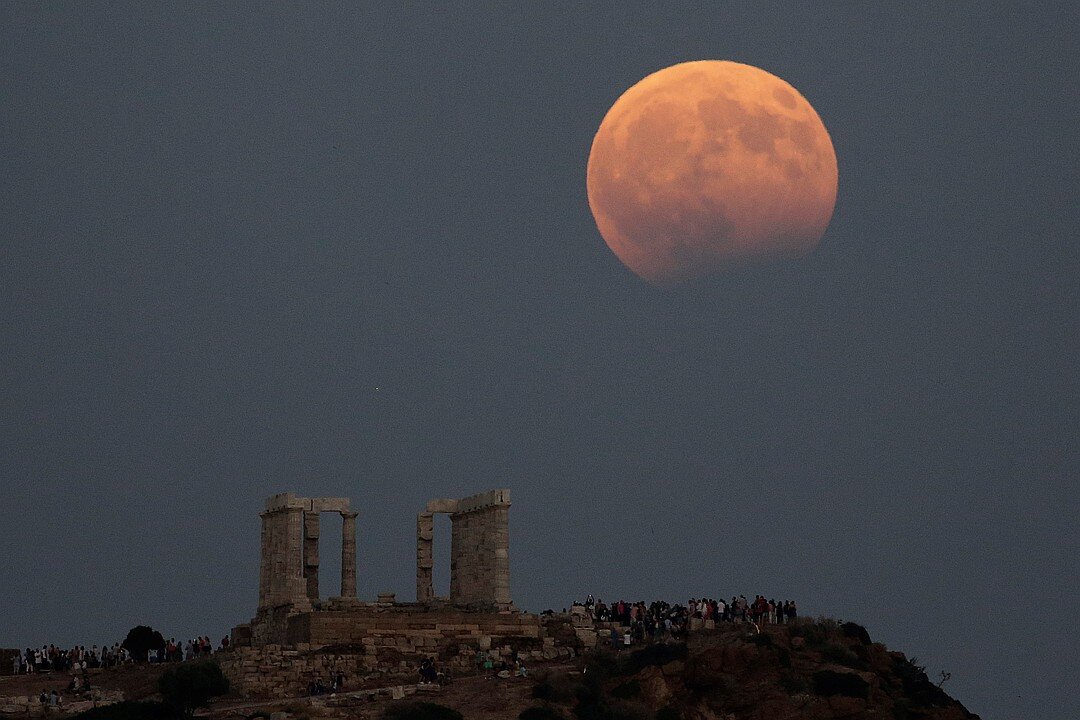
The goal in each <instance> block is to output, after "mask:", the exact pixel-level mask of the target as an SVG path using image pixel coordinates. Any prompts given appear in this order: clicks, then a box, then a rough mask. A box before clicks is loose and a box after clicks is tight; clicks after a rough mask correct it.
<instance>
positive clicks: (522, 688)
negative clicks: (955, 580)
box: [0, 619, 977, 720]
mask: <svg viewBox="0 0 1080 720" xmlns="http://www.w3.org/2000/svg"><path fill="white" fill-rule="evenodd" d="M530 670H531V672H530V677H528V678H499V677H494V676H491V675H488V676H470V677H460V678H457V679H455V680H454V682H453V683H452V684H450V685H448V686H445V687H441V688H440V687H435V686H416V685H414V684H412V683H414V682H415V680H414V679H413V678H412V677H410V676H408V675H403V676H401V677H398V678H396V679H393V680H392V682H393V683H395V685H394V686H393V688H391V687H389V686H388V687H386V688H382V689H367V690H365V691H362V692H357V693H343V694H339V695H337V696H333V697H331V696H320V697H316V698H297V699H294V700H287V701H282V700H277V701H272V700H267V701H262V702H259V701H254V702H253V701H251V700H244V699H241V698H238V697H226V698H222V699H221V700H219V701H218V702H215V703H214V704H213V705H212V707H211V708H210V710H209V711H203V712H202V713H200V714H201V715H204V716H206V717H212V718H260V717H261V718H268V717H270V715H271V713H285V714H284V715H275V719H276V718H279V717H280V718H287V719H288V720H301V719H307V720H316V719H317V718H327V719H329V718H341V719H342V720H345V719H346V718H370V719H371V720H377V719H378V718H381V717H382V716H383V715H384V713H386V712H387V710H389V709H391V708H397V707H400V706H402V704H403V703H409V702H413V701H415V700H416V699H417V698H422V699H423V700H425V701H428V702H434V703H437V704H439V705H443V706H446V707H448V708H452V709H453V710H455V711H457V712H458V713H460V714H461V717H462V718H463V719H464V720H496V719H498V718H506V719H507V720H513V719H514V718H517V717H518V715H519V714H521V713H522V712H523V711H526V710H528V709H529V708H533V709H532V710H529V712H530V713H532V715H531V716H530V717H531V718H532V720H557V719H558V718H560V717H561V718H566V719H567V720H572V719H574V718H576V719H577V720H675V719H676V718H681V719H682V720H785V719H791V720H795V719H796V718H807V719H809V720H834V719H835V720H841V719H845V718H882V719H884V720H977V716H976V715H974V714H972V713H970V712H968V711H967V710H966V709H965V708H964V706H963V705H961V704H960V703H959V702H957V701H956V700H953V699H952V698H951V697H949V695H948V694H947V693H946V692H945V691H944V690H943V689H942V688H941V687H939V686H938V685H935V684H934V683H933V682H931V681H930V679H929V678H928V677H927V675H926V673H925V672H924V670H923V669H922V668H921V667H919V666H918V665H917V663H916V662H913V661H912V660H910V659H908V658H906V657H905V656H904V655H903V654H902V653H900V652H895V651H890V650H889V649H888V648H886V647H885V646H884V645H882V644H880V643H875V642H873V641H872V640H871V638H870V636H869V634H868V632H867V631H866V630H865V629H864V628H862V627H861V626H859V625H855V624H853V623H838V622H836V621H832V620H807V619H803V620H800V621H799V622H797V623H795V624H793V625H771V626H765V628H764V629H763V631H761V632H757V631H756V630H755V629H754V627H753V625H750V624H741V623H740V624H726V623H725V624H721V625H720V626H718V627H717V628H716V629H711V630H698V631H695V632H693V633H691V634H690V635H689V636H688V637H687V638H686V639H685V640H684V641H680V642H666V643H657V644H652V645H645V646H641V647H639V648H635V649H630V650H622V649H620V650H611V649H607V648H606V647H603V646H601V647H598V648H597V649H596V650H594V651H592V652H590V653H587V654H586V655H585V656H584V657H581V658H577V659H576V662H574V663H573V664H569V663H567V662H566V661H565V660H557V661H555V662H553V663H537V664H535V665H534V666H532V667H531V668H530ZM160 672H161V666H146V665H139V666H127V667H122V668H117V669H112V670H107V671H98V672H97V673H96V674H95V682H96V684H97V685H98V687H101V688H103V689H122V690H124V693H125V696H126V698H127V699H129V700H139V699H153V698H154V697H155V696H154V694H153V693H154V692H155V685H156V678H157V676H158V675H159V674H160ZM60 679H61V677H57V678H56V680H60ZM44 680H45V678H43V677H37V678H34V679H33V680H30V679H28V678H25V677H23V678H10V677H8V678H0V696H5V695H12V694H15V693H14V691H15V690H16V689H18V690H24V689H25V690H31V689H32V690H33V691H34V692H36V691H39V690H40V688H41V687H42V686H43V684H48V685H52V684H56V682H55V681H54V682H53V683H43V681H44ZM402 694H405V695H406V697H405V698H403V699H401V695H402ZM395 697H397V698H399V699H394V698H395ZM418 720H420V719H419V718H418Z"/></svg>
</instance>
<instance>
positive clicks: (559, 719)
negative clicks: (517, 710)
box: [518, 705, 566, 720]
mask: <svg viewBox="0 0 1080 720" xmlns="http://www.w3.org/2000/svg"><path fill="white" fill-rule="evenodd" d="M518 720H566V718H565V717H564V716H563V714H562V713H561V712H559V711H558V710H556V709H555V708H553V707H547V706H546V705H540V706H538V707H531V708H525V709H524V710H522V711H521V714H519V715H518Z"/></svg>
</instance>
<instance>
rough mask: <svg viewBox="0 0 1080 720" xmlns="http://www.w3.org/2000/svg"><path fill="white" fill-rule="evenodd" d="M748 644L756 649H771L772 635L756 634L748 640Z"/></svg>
mask: <svg viewBox="0 0 1080 720" xmlns="http://www.w3.org/2000/svg"><path fill="white" fill-rule="evenodd" d="M750 642H751V643H753V644H754V645H757V646H758V647H772V644H773V640H772V635H769V634H767V633H758V634H757V635H754V636H753V637H751V638H750Z"/></svg>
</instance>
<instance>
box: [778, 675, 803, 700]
mask: <svg viewBox="0 0 1080 720" xmlns="http://www.w3.org/2000/svg"><path fill="white" fill-rule="evenodd" d="M780 687H782V688H784V689H785V690H787V691H788V692H789V693H791V694H792V695H798V694H800V693H804V692H806V691H807V690H809V689H810V684H809V683H808V682H806V678H804V677H803V676H802V675H799V674H798V673H793V672H783V673H780Z"/></svg>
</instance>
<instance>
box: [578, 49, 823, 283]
mask: <svg viewBox="0 0 1080 720" xmlns="http://www.w3.org/2000/svg"><path fill="white" fill-rule="evenodd" d="M587 184H588V193H589V206H590V207H591V208H592V212H593V217H594V218H595V219H596V226H597V228H598V229H599V230H600V234H601V235H602V236H603V238H604V241H605V242H606V243H607V244H608V247H610V248H611V250H612V252H614V253H615V255H616V256H618V258H619V260H621V261H622V262H623V264H625V265H626V266H627V267H628V268H630V269H631V270H632V271H633V272H634V273H636V274H637V275H639V276H640V277H642V278H644V279H645V280H646V281H648V282H650V283H652V284H654V285H659V286H670V285H676V284H678V283H680V282H683V281H687V280H693V279H696V278H700V277H704V276H707V275H710V274H712V273H715V272H717V271H719V270H722V269H724V268H728V267H731V266H733V265H737V264H740V263H744V262H752V261H755V260H768V259H774V258H791V257H799V256H801V255H804V254H806V253H808V252H810V251H811V250H813V249H814V248H815V247H817V244H818V242H819V241H820V240H821V236H822V235H823V234H824V232H825V228H826V226H828V224H829V220H830V219H831V218H832V213H833V207H834V206H835V204H836V188H837V171H836V153H835V151H834V150H833V145H832V140H830V139H829V133H828V131H827V130H826V129H825V125H824V124H823V123H822V122H821V118H820V117H818V114H817V113H816V112H815V111H814V108H812V107H811V106H810V103H808V102H807V101H806V98H804V97H803V96H802V95H800V94H799V91H798V90H796V89H795V88H793V87H792V86H791V85H789V84H787V83H786V82H784V81H783V80H781V79H780V78H778V77H776V76H775V75H771V74H770V73H767V72H765V71H764V70H761V69H759V68H756V67H752V66H750V65H743V64H740V63H735V62H727V61H720V60H702V61H698V62H687V63H681V64H679V65H673V66H672V67H669V68H666V69H664V70H660V71H659V72H655V73H653V74H652V75H649V76H648V77H646V78H645V79H644V80H642V81H641V82H639V83H637V84H636V85H634V86H633V87H631V88H630V89H629V90H627V91H626V92H625V93H623V95H622V96H621V97H620V98H619V99H618V100H617V101H616V102H615V104H614V105H613V106H612V107H611V109H610V110H609V111H608V113H607V115H606V116H605V117H604V120H603V122H602V123H600V129H599V130H598V131H597V132H596V138H595V139H594V140H593V144H592V150H591V152H590V153H589V167H588V180H587Z"/></svg>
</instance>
